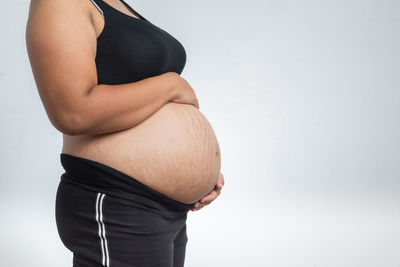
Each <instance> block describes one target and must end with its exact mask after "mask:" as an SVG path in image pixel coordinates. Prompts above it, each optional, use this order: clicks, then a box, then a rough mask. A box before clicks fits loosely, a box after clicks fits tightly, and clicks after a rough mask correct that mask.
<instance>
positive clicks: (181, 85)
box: [163, 72, 200, 109]
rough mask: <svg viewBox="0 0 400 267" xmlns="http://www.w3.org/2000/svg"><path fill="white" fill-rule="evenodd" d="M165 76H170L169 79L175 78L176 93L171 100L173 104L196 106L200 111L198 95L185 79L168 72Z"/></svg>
mask: <svg viewBox="0 0 400 267" xmlns="http://www.w3.org/2000/svg"><path fill="white" fill-rule="evenodd" d="M163 75H169V77H172V78H173V82H174V89H175V92H176V93H175V95H174V97H173V98H172V99H171V100H170V101H171V102H175V103H179V104H189V105H193V106H195V107H196V108H197V109H200V106H199V100H198V99H197V96H196V93H195V92H194V90H193V88H192V86H190V84H189V83H188V82H187V81H186V79H185V78H183V77H182V76H180V75H179V74H178V73H176V72H167V73H164V74H163Z"/></svg>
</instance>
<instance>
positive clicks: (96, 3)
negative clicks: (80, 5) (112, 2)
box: [90, 0, 104, 17]
mask: <svg viewBox="0 0 400 267" xmlns="http://www.w3.org/2000/svg"><path fill="white" fill-rule="evenodd" d="M90 1H91V2H92V3H93V5H94V6H95V7H96V8H97V9H98V10H99V11H100V13H101V15H102V16H103V17H104V12H103V10H102V9H101V8H100V6H102V4H101V3H99V2H103V0H90Z"/></svg>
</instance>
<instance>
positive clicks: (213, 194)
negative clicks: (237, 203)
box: [200, 190, 219, 203]
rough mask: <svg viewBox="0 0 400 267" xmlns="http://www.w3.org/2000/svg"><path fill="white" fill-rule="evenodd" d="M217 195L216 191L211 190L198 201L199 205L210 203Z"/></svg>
mask: <svg viewBox="0 0 400 267" xmlns="http://www.w3.org/2000/svg"><path fill="white" fill-rule="evenodd" d="M218 195H219V193H218V190H213V191H212V192H211V193H210V194H208V195H207V196H205V197H204V198H202V199H201V200H200V202H201V203H205V202H211V201H213V200H214V199H216V198H217V196H218Z"/></svg>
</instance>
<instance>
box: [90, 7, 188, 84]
mask: <svg viewBox="0 0 400 267" xmlns="http://www.w3.org/2000/svg"><path fill="white" fill-rule="evenodd" d="M91 1H92V3H93V4H94V5H95V6H96V8H97V9H98V10H99V11H100V13H101V14H102V15H103V17H104V23H105V24H104V28H103V30H102V32H101V33H100V35H99V36H98V38H97V53H96V67H97V79H98V84H123V83H130V82H135V81H139V80H142V79H145V78H148V77H152V76H157V75H160V74H163V73H165V72H170V71H172V72H176V73H179V74H181V73H182V70H183V68H184V66H185V63H186V52H185V49H184V47H183V46H182V44H181V43H180V42H179V41H178V40H177V39H175V38H174V37H173V36H171V35H170V34H169V33H167V32H166V31H164V30H163V29H161V28H159V27H157V26H155V25H154V24H152V23H151V22H150V21H148V20H147V19H146V18H144V17H143V16H142V15H140V14H139V13H138V12H136V11H135V10H134V9H133V8H132V7H130V6H129V5H128V4H127V3H126V2H124V1H123V0H120V1H121V2H122V3H123V4H124V5H125V6H126V7H127V8H128V9H130V10H131V11H133V13H134V14H136V15H137V16H138V17H139V18H140V19H139V18H135V17H133V16H130V15H127V14H125V13H122V12H121V11H119V10H117V9H116V8H114V7H112V6H111V5H109V4H107V3H106V2H104V1H103V0H91Z"/></svg>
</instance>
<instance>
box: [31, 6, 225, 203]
mask: <svg viewBox="0 0 400 267" xmlns="http://www.w3.org/2000/svg"><path fill="white" fill-rule="evenodd" d="M104 2H106V3H108V4H110V5H111V6H113V7H115V8H116V9H118V10H120V11H121V12H122V13H125V14H127V15H130V16H133V17H137V16H135V15H134V14H132V13H131V12H130V10H129V9H127V8H126V7H125V5H123V4H122V3H121V2H120V1H118V0H107V1H104ZM39 6H40V8H39ZM30 8H31V10H32V13H35V14H36V13H37V14H36V15H35V16H34V20H33V23H32V22H31V23H29V28H31V29H30V31H31V32H32V34H31V35H29V37H30V38H29V42H28V45H30V49H29V51H32V52H31V53H30V54H31V58H32V62H36V64H37V65H38V66H39V67H36V68H35V69H36V70H37V71H38V73H37V75H36V76H37V77H44V78H42V79H38V85H39V86H38V87H39V88H40V89H41V91H40V92H41V97H42V98H43V102H44V103H45V107H46V111H48V114H49V116H50V119H51V121H52V122H53V123H54V124H55V125H60V126H59V128H60V129H63V128H66V129H69V128H68V127H63V126H64V125H70V124H72V125H80V124H79V123H77V122H78V121H80V120H78V119H75V117H78V116H74V117H72V118H69V117H68V118H66V117H65V116H62V115H60V114H59V112H58V111H60V110H66V111H67V112H64V113H65V114H80V113H87V114H97V115H96V116H98V117H99V118H103V117H105V116H103V115H102V114H101V111H102V110H104V109H105V108H107V107H109V106H108V105H103V104H102V103H103V102H101V103H100V97H99V96H97V99H96V103H100V104H99V105H98V106H101V107H102V108H101V109H96V110H94V107H95V106H94V104H93V105H92V106H93V110H90V112H89V111H85V112H78V111H77V112H75V110H76V109H75V107H77V106H78V107H84V106H85V107H87V106H89V107H92V106H90V105H82V104H79V105H77V104H73V103H81V102H79V101H81V100H82V99H84V98H83V97H82V95H87V93H86V92H87V91H89V90H90V89H91V88H93V87H94V86H95V85H96V84H97V81H96V72H95V68H94V57H95V54H96V43H95V41H96V37H97V36H98V35H99V32H101V30H102V27H103V26H104V23H103V21H101V22H97V23H95V22H94V21H93V20H94V18H99V14H98V10H97V9H96V8H95V7H94V6H93V4H92V3H90V1H87V2H85V1H79V0H71V1H64V0H54V1H48V0H31V5H30ZM36 9H37V10H39V9H40V12H36ZM33 11H35V12H33ZM49 16H50V17H51V16H53V17H57V18H59V19H58V20H55V19H54V20H53V19H51V20H46V18H48V17H49ZM73 16H76V18H75V19H72V17H73ZM65 21H68V23H65ZM50 22H51V23H50ZM72 22H73V24H71V23H72ZM33 25H34V26H33ZM46 27H47V28H46ZM76 27H79V28H80V29H82V30H81V31H74V28H75V29H76ZM37 28H40V29H42V28H45V30H43V31H40V34H43V33H46V35H44V36H43V35H39V34H36V29H37ZM59 32H63V33H64V34H63V35H60V34H58V33H59ZM53 34H54V35H53ZM79 34H81V35H79ZM38 36H40V38H39V37H38ZM33 37H37V38H39V40H40V39H41V40H43V39H46V38H47V39H48V40H52V42H55V43H56V45H55V46H54V47H57V49H55V48H54V47H45V46H42V45H39V44H41V43H40V42H32V40H31V39H33ZM32 43H34V44H36V43H38V45H37V47H36V46H35V45H31V44H32ZM47 43H49V42H47ZM41 49H42V50H44V51H41ZM43 61H45V62H43ZM60 62H63V63H62V64H60ZM66 63H67V64H66ZM70 65H74V66H75V67H74V68H72V69H71V68H68V66H70ZM46 68H48V69H50V70H51V69H57V70H58V71H57V72H54V75H51V76H49V75H47V73H48V71H47V69H46ZM56 75H60V76H61V77H58V76H56ZM65 77H68V79H64V78H65ZM82 77H85V79H83V78H82ZM60 81H61V82H62V83H60V84H58V82H60ZM148 83H150V82H148ZM163 83H164V82H163ZM142 85H144V84H142ZM131 86H132V85H130V86H128V85H120V86H119V88H120V90H121V91H122V90H124V91H127V92H128V91H129V92H132V94H133V93H134V91H136V92H138V90H131V88H129V87H131ZM138 87H140V86H138ZM154 88H160V86H159V85H157V84H155V81H154ZM56 89H57V90H58V92H61V93H59V94H56V93H55V90H56ZM106 89H107V92H106ZM108 89H109V90H108ZM116 89H117V88H116V86H113V88H112V90H111V88H104V90H103V91H102V92H104V97H103V98H102V101H103V99H104V101H105V102H108V101H110V99H112V102H113V103H118V104H120V106H121V107H122V106H126V107H128V106H130V105H132V104H131V103H132V101H133V100H134V99H137V98H138V97H136V96H132V97H127V93H125V95H123V94H122V93H121V94H114V92H115V90H116ZM137 89H139V88H137ZM146 89H149V88H146ZM82 90H84V92H83V91H82ZM97 91H99V90H97ZM111 91H112V92H111ZM146 91H149V90H146ZM50 92H51V93H50ZM106 93H107V95H106ZM74 94H75V95H74ZM119 95H120V96H121V97H119ZM117 97H118V99H117ZM60 99H62V100H63V101H60ZM82 101H83V100H82ZM141 102H142V103H143V101H141ZM153 102H154V101H153ZM153 102H152V103H153ZM69 103H70V104H69ZM63 105H65V107H64V106H63ZM96 107H97V106H96ZM110 108H113V107H110ZM157 108H158V106H157ZM153 109H154V108H153ZM109 113H110V112H109ZM109 113H107V114H109ZM121 114H122V113H121V112H118V114H116V116H115V118H119V119H120V120H122V116H121ZM123 114H131V113H128V112H125V113H123ZM109 117H110V116H109ZM113 120H114V118H113ZM64 121H65V122H64ZM70 121H72V123H69V122H70ZM89 121H96V122H97V120H95V119H94V118H90V120H89ZM124 121H133V119H132V118H131V116H129V119H128V117H127V118H126V119H125V120H124ZM114 122H115V120H114ZM121 125H122V122H121ZM128 126H130V125H124V126H123V127H122V126H120V125H119V126H118V127H116V128H118V129H122V128H129V127H128ZM56 128H57V127H56ZM223 185H224V177H223V175H222V173H220V175H219V178H218V181H217V184H216V185H215V187H214V189H213V190H212V191H211V192H210V193H209V194H208V195H206V196H204V197H203V198H202V199H200V201H198V202H196V203H195V207H194V208H193V209H191V210H192V211H198V210H200V209H201V208H203V207H205V206H207V205H209V204H210V203H211V202H212V201H214V200H215V199H216V198H217V197H218V196H219V195H220V194H221V189H222V187H223Z"/></svg>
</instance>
